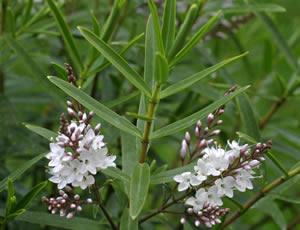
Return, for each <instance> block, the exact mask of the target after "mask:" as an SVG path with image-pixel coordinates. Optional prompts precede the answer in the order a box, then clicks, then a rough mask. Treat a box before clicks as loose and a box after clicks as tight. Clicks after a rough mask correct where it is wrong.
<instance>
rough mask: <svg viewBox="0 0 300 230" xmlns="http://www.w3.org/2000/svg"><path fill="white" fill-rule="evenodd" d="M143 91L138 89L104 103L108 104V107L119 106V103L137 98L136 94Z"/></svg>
mask: <svg viewBox="0 0 300 230" xmlns="http://www.w3.org/2000/svg"><path fill="white" fill-rule="evenodd" d="M140 94H141V93H140V92H139V91H136V92H134V93H131V94H129V95H125V96H122V97H119V98H117V99H115V100H112V101H108V102H105V103H104V105H105V106H107V107H108V108H113V107H115V106H118V105H121V104H123V103H125V102H127V101H129V100H131V99H133V98H135V97H136V96H138V95H140Z"/></svg>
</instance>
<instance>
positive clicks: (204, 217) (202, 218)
mask: <svg viewBox="0 0 300 230" xmlns="http://www.w3.org/2000/svg"><path fill="white" fill-rule="evenodd" d="M200 219H201V220H203V221H209V219H208V218H207V217H206V216H201V217H200Z"/></svg>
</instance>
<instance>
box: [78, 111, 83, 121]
mask: <svg viewBox="0 0 300 230" xmlns="http://www.w3.org/2000/svg"><path fill="white" fill-rule="evenodd" d="M82 115H83V113H82V111H79V112H78V117H79V119H82Z"/></svg>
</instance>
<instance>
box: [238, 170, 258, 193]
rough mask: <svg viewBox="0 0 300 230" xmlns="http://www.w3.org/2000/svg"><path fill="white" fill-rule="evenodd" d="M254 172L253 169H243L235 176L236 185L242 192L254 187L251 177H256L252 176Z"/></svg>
mask: <svg viewBox="0 0 300 230" xmlns="http://www.w3.org/2000/svg"><path fill="white" fill-rule="evenodd" d="M252 174H254V172H253V171H252V170H246V169H241V170H239V172H238V174H237V175H236V176H235V177H236V180H235V187H236V189H237V190H239V191H240V192H245V191H246V188H247V189H253V185H252V182H251V179H252V178H254V177H253V176H252Z"/></svg>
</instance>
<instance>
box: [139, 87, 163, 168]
mask: <svg viewBox="0 0 300 230" xmlns="http://www.w3.org/2000/svg"><path fill="white" fill-rule="evenodd" d="M159 90H160V84H156V86H155V88H154V92H153V94H152V97H151V99H150V101H149V105H148V111H147V117H148V118H150V119H151V120H149V121H147V122H146V124H145V129H144V135H143V139H142V148H141V154H140V160H139V162H140V163H144V162H145V160H146V157H147V149H148V145H149V136H150V131H151V125H152V122H153V120H152V119H153V117H154V112H155V106H156V104H157V102H158V93H159Z"/></svg>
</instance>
